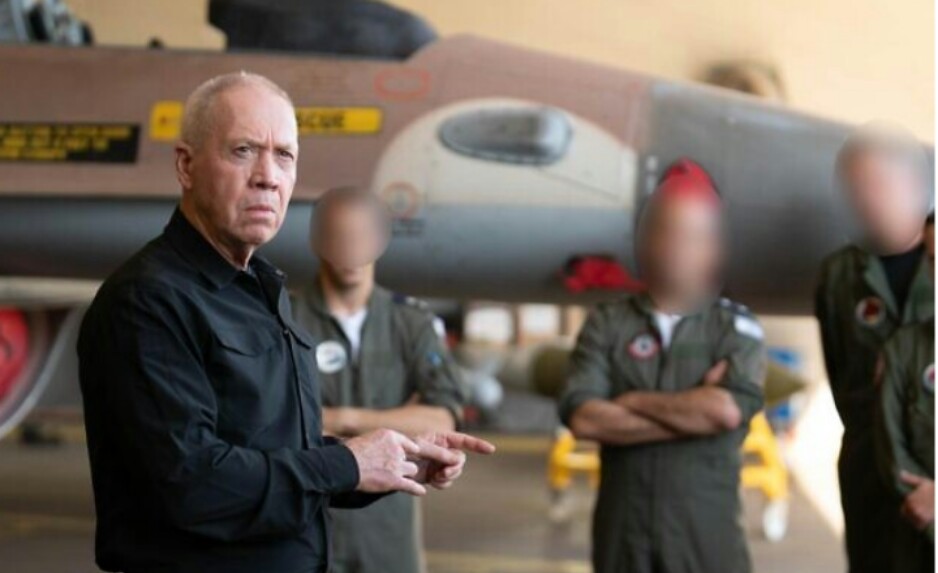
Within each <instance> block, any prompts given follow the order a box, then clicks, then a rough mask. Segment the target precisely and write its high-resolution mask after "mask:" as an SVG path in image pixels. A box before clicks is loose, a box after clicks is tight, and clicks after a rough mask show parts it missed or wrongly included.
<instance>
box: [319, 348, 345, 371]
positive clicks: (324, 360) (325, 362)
mask: <svg viewBox="0 0 938 573" xmlns="http://www.w3.org/2000/svg"><path fill="white" fill-rule="evenodd" d="M347 363H348V354H347V353H346V352H345V347H344V346H342V343H340V342H337V341H335V340H327V341H325V342H322V343H320V344H319V346H317V347H316V365H317V366H319V370H320V371H321V372H322V373H323V374H335V373H336V372H338V371H339V370H342V369H343V368H345V365H346V364H347Z"/></svg>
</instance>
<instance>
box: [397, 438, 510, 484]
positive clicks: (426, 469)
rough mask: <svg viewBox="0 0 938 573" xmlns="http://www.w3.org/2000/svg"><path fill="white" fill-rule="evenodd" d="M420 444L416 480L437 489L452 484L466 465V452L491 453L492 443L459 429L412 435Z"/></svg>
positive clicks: (492, 450)
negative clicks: (456, 430)
mask: <svg viewBox="0 0 938 573" xmlns="http://www.w3.org/2000/svg"><path fill="white" fill-rule="evenodd" d="M415 441H416V442H417V444H418V445H419V446H420V455H419V456H418V457H417V459H416V461H417V463H418V466H419V472H418V474H417V476H416V479H417V481H419V482H421V483H426V484H429V485H431V486H433V487H435V488H436V489H446V488H448V487H450V486H451V485H453V482H455V481H456V480H457V479H458V478H459V476H460V475H462V472H463V468H464V467H465V465H466V452H472V453H476V454H491V453H493V452H494V451H495V446H494V445H492V444H491V443H489V442H487V441H485V440H482V439H480V438H476V437H473V436H470V435H468V434H463V433H460V432H429V433H425V434H420V435H419V436H417V437H416V438H415Z"/></svg>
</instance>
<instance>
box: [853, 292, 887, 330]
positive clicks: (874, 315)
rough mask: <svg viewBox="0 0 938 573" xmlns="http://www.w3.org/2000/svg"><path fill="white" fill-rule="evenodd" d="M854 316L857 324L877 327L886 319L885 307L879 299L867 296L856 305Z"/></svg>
mask: <svg viewBox="0 0 938 573" xmlns="http://www.w3.org/2000/svg"><path fill="white" fill-rule="evenodd" d="M855 315H856V318H857V322H858V323H860V324H862V325H863V326H866V327H869V328H873V327H876V326H879V325H880V324H881V323H882V322H883V319H884V318H886V305H885V304H883V300H882V299H881V298H879V297H875V296H868V297H866V298H864V299H863V300H861V301H860V302H859V303H857V309H856V311H855Z"/></svg>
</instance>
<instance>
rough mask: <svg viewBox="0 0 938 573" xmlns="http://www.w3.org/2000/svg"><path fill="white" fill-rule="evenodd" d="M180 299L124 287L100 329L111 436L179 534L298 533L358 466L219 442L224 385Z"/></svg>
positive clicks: (326, 450) (326, 455)
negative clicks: (122, 438) (123, 444)
mask: <svg viewBox="0 0 938 573" xmlns="http://www.w3.org/2000/svg"><path fill="white" fill-rule="evenodd" d="M177 297H178V293H176V292H175V291H174V290H173V289H171V288H167V289H163V290H156V289H152V288H149V287H147V288H142V287H139V286H128V287H126V288H124V289H121V291H120V292H119V294H118V296H116V297H115V298H114V300H113V301H112V302H113V303H114V304H111V305H109V308H108V311H107V314H106V316H104V317H103V318H102V320H100V321H99V322H98V325H99V328H98V332H97V333H96V335H97V337H98V340H96V341H95V344H96V345H103V347H105V348H109V349H110V350H109V352H107V353H106V356H102V354H101V353H98V354H97V356H98V357H99V359H102V358H104V359H106V362H107V366H105V371H106V372H108V373H109V374H108V376H107V378H108V381H107V385H106V388H107V396H108V402H109V408H108V410H109V411H110V412H111V413H113V415H115V417H116V420H115V422H116V424H115V427H114V431H121V432H126V433H127V435H128V437H129V440H128V441H129V442H130V443H132V447H133V448H134V450H135V452H136V454H137V455H138V456H139V460H141V462H142V465H143V468H142V469H143V470H144V472H145V474H146V476H147V477H148V478H149V479H150V480H151V481H152V484H153V486H154V488H155V491H157V492H158V493H159V495H160V496H161V498H162V499H161V501H162V503H163V505H164V507H165V508H166V510H167V512H168V515H169V518H170V520H171V522H172V523H173V525H174V526H176V527H178V528H180V529H182V530H185V531H189V532H192V533H196V534H200V535H204V536H207V537H210V538H214V539H219V540H225V541H233V540H239V539H249V538H254V537H271V536H293V535H296V534H297V533H298V532H300V531H303V530H305V528H306V527H307V526H308V525H309V523H310V520H311V519H312V518H313V516H314V515H315V513H316V511H317V510H318V509H319V507H320V505H321V504H323V503H324V502H325V503H328V499H327V498H328V496H330V495H334V494H340V493H344V492H349V491H351V490H353V489H355V487H356V486H357V484H358V481H359V475H358V466H357V464H356V462H355V458H354V456H353V455H352V453H351V452H350V451H349V450H348V448H346V447H345V446H344V445H341V444H330V445H325V446H323V447H318V448H312V449H288V448H284V449H277V450H273V451H262V450H256V449H250V448H246V447H240V446H236V445H233V444H231V443H228V442H226V441H225V440H223V439H221V438H220V437H219V436H218V435H217V433H216V423H217V418H218V404H217V403H216V396H217V394H216V389H217V388H218V387H220V386H221V383H222V382H223V381H216V380H211V379H209V377H208V376H207V374H206V369H205V367H204V364H203V356H202V355H201V351H200V348H201V347H202V346H201V345H200V341H199V340H197V339H196V337H197V336H198V335H197V334H195V330H194V329H193V328H192V325H191V324H188V321H191V320H192V319H191V318H190V317H187V316H186V315H185V311H184V310H183V308H184V305H183V304H181V303H180V302H179V301H178V300H177Z"/></svg>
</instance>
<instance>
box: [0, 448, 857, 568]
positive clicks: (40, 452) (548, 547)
mask: <svg viewBox="0 0 938 573" xmlns="http://www.w3.org/2000/svg"><path fill="white" fill-rule="evenodd" d="M491 437H492V439H493V440H494V441H495V442H496V443H497V444H498V445H499V447H500V451H499V454H498V455H497V456H495V457H491V458H476V459H473V460H472V465H471V466H470V468H469V469H468V471H467V473H466V475H465V477H464V479H463V481H462V483H461V484H460V485H459V487H456V488H454V489H453V490H450V491H449V492H445V493H440V492H435V495H433V494H431V496H430V497H429V498H427V499H426V501H425V503H424V508H425V526H426V527H425V530H426V544H427V548H428V555H427V561H428V565H429V567H428V568H429V571H430V573H581V572H582V573H588V572H589V566H588V563H587V561H586V559H587V557H588V551H589V544H588V535H589V512H590V495H591V494H590V491H589V489H588V488H587V486H586V485H578V486H577V489H576V490H575V492H574V496H575V497H574V499H575V500H576V501H577V504H576V510H575V511H574V512H573V514H572V518H571V520H570V521H569V522H568V523H565V524H561V525H557V524H552V523H551V522H550V521H549V520H548V519H547V511H548V503H549V500H548V495H547V493H546V490H545V486H544V475H545V463H546V450H547V447H548V445H549V444H548V440H547V439H546V438H544V437H534V436H530V437H529V436H508V435H495V436H491ZM90 492H91V487H90V481H89V475H88V465H87V460H86V454H85V448H84V446H83V444H82V443H81V442H80V441H78V440H76V441H68V442H67V443H65V444H63V445H58V446H31V447H27V446H23V445H21V444H19V443H17V442H16V441H14V440H10V439H8V440H6V441H3V442H0V570H3V571H10V572H15V573H40V572H41V573H50V572H52V573H58V572H63V573H86V572H94V571H97V569H96V568H95V567H94V565H93V555H92V540H93V532H94V527H93V513H92V499H91V493H90ZM745 501H746V504H745V505H746V516H745V524H746V528H747V530H748V531H749V532H750V539H751V547H752V553H753V559H754V561H755V565H756V567H755V570H756V573H782V572H786V573H788V572H791V571H798V572H799V573H815V572H816V573H831V572H836V571H843V570H844V562H843V558H842V556H841V548H840V547H841V545H840V542H839V540H838V539H837V538H836V537H835V536H834V534H833V533H832V532H831V531H830V530H829V529H828V528H827V526H826V525H825V524H824V522H823V520H822V519H821V518H820V516H819V515H818V514H817V513H816V512H815V511H814V510H813V508H812V507H811V506H810V504H809V503H808V502H807V501H806V500H805V498H804V497H802V496H801V495H800V494H799V492H798V491H797V488H796V489H795V495H794V499H793V500H792V508H791V517H790V519H791V521H790V530H789V534H788V536H787V537H786V538H785V539H784V540H783V541H781V542H779V543H769V542H767V541H765V540H763V539H762V537H761V534H760V533H759V529H758V528H759V525H758V524H759V517H758V515H759V514H758V511H759V508H760V507H761V502H760V500H759V499H758V497H757V496H755V495H748V494H747V495H746V496H745Z"/></svg>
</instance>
